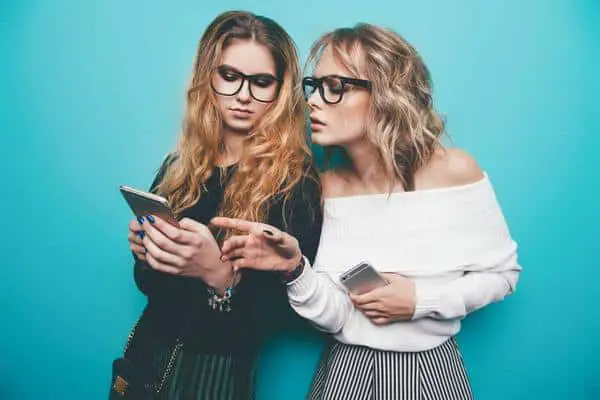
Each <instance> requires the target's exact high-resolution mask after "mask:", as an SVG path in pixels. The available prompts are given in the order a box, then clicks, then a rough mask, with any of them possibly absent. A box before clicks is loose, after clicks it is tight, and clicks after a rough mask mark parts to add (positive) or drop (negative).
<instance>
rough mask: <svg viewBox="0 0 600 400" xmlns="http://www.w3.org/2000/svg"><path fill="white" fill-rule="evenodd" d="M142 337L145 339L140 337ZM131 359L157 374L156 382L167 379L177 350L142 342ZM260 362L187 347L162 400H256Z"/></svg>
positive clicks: (171, 375) (154, 379) (161, 396)
mask: <svg viewBox="0 0 600 400" xmlns="http://www.w3.org/2000/svg"><path fill="white" fill-rule="evenodd" d="M140 336H141V335H140ZM141 340H142V339H141V338H140V337H139V336H138V338H137V342H136V344H137V345H136V346H132V351H131V352H129V353H128V357H129V358H130V359H132V360H133V362H134V363H135V364H137V365H140V366H144V370H146V371H148V372H149V373H154V374H155V376H154V377H153V379H152V382H154V383H158V382H160V381H161V380H162V378H163V376H165V371H166V370H167V365H168V363H169V360H170V358H171V356H172V354H173V349H174V346H172V345H165V344H162V343H160V342H159V341H155V340H151V341H145V342H143V343H142V342H141ZM255 369H256V362H255V359H254V357H252V356H249V355H247V356H241V355H221V354H204V353H202V352H198V351H195V350H193V349H186V348H185V345H184V347H183V349H181V351H179V353H178V354H177V357H176V358H175V362H174V364H173V368H172V369H171V371H170V374H168V375H167V380H166V382H165V385H164V387H163V388H162V390H161V391H160V393H159V394H158V396H156V398H157V399H160V400H252V399H254V384H255Z"/></svg>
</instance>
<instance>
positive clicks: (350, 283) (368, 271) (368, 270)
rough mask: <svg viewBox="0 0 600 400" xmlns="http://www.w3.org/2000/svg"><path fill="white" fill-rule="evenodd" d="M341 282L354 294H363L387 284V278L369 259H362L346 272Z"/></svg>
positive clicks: (341, 277)
mask: <svg viewBox="0 0 600 400" xmlns="http://www.w3.org/2000/svg"><path fill="white" fill-rule="evenodd" d="M340 282H341V283H342V285H344V286H345V287H346V289H348V291H349V292H350V293H352V294H363V293H367V292H370V291H371V290H373V289H376V288H378V287H381V286H385V285H387V283H388V282H387V280H386V279H385V278H384V277H383V276H381V274H379V272H377V271H376V270H375V268H373V266H372V265H371V264H369V263H368V262H367V261H362V262H360V263H358V264H357V265H355V266H354V267H352V268H350V269H349V270H347V271H346V272H344V273H343V274H342V275H341V276H340Z"/></svg>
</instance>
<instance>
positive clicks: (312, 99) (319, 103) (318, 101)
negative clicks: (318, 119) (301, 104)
mask: <svg viewBox="0 0 600 400" xmlns="http://www.w3.org/2000/svg"><path fill="white" fill-rule="evenodd" d="M307 102H308V105H309V106H310V108H318V109H321V108H322V107H323V99H322V98H321V94H320V93H319V89H316V90H315V91H314V92H312V94H311V95H310V96H309V97H308V100H307Z"/></svg>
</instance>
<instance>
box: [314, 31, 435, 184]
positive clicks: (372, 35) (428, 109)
mask: <svg viewBox="0 0 600 400" xmlns="http://www.w3.org/2000/svg"><path fill="white" fill-rule="evenodd" d="M326 48H330V49H331V51H332V54H333V56H334V58H335V59H336V60H337V61H338V62H340V63H341V64H342V65H343V66H344V67H346V69H348V71H350V72H351V73H352V74H354V75H355V76H356V77H361V78H363V77H364V78H365V79H368V80H370V81H371V82H372V90H371V105H370V110H369V114H368V115H369V116H368V121H367V124H366V135H367V137H368V138H369V140H370V141H371V142H372V143H373V144H374V145H375V146H376V147H377V149H378V150H379V155H380V157H381V160H382V163H383V165H384V168H385V172H386V174H387V176H388V178H389V181H390V188H391V187H392V186H393V185H394V184H395V183H397V182H398V181H399V182H400V183H401V184H402V185H403V187H404V189H405V190H414V175H415V172H416V171H417V170H418V169H419V168H420V167H422V166H423V165H425V164H426V163H427V162H428V161H429V160H430V159H431V157H432V156H433V154H434V152H435V150H436V149H437V148H439V147H440V145H441V144H440V138H441V136H442V135H443V134H444V131H445V123H444V121H443V119H442V118H441V116H440V115H439V114H438V112H437V111H436V110H435V109H434V107H433V99H432V82H431V75H430V73H429V70H428V69H427V67H426V65H425V63H424V62H423V60H422V59H421V57H420V56H419V54H418V53H417V51H416V50H415V49H414V48H413V47H412V46H411V45H410V44H409V43H408V42H407V41H406V40H405V39H404V38H402V37H401V36H400V35H399V34H397V33H396V32H394V31H392V30H389V29H386V28H381V27H378V26H374V25H370V24H358V25H355V26H354V27H352V28H341V29H336V30H334V31H332V32H329V33H327V34H325V35H323V36H322V37H321V38H320V39H318V40H317V41H316V42H315V44H314V45H313V47H312V49H311V52H310V56H309V60H308V64H307V65H308V66H309V67H310V66H313V67H314V65H315V64H316V63H317V62H318V60H319V58H320V57H321V55H322V53H323V51H324V50H325V49H326ZM325 150H326V154H331V153H332V151H331V150H332V149H325ZM342 157H343V155H342Z"/></svg>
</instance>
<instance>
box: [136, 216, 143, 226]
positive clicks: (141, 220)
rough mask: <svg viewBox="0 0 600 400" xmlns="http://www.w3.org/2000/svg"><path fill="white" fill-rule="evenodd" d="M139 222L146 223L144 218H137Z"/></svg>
mask: <svg viewBox="0 0 600 400" xmlns="http://www.w3.org/2000/svg"><path fill="white" fill-rule="evenodd" d="M137 221H138V222H139V223H140V225H141V224H143V223H144V217H137Z"/></svg>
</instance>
